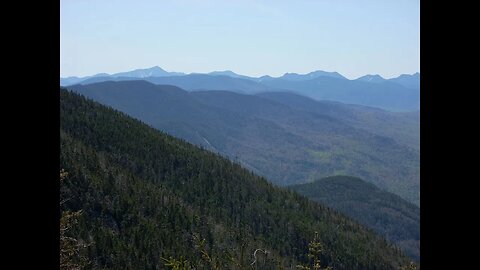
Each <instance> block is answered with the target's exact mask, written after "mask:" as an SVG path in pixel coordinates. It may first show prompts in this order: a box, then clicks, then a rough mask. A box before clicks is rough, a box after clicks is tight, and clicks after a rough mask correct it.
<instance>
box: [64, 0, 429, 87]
mask: <svg viewBox="0 0 480 270" xmlns="http://www.w3.org/2000/svg"><path fill="white" fill-rule="evenodd" d="M419 1H420V0H400V1H399V0H362V1H358V0H290V1H282V0H263V1H261V0H222V1H220V0H136V1H135V0H130V1H127V0H108V1H107V0H61V1H60V76H61V77H68V76H80V77H81V76H88V75H94V74H97V73H101V72H106V73H110V74H111V73H116V72H123V71H129V70H133V69H137V68H149V67H153V66H160V67H161V68H163V69H165V70H167V71H177V72H185V73H191V72H197V73H207V72H211V71H216V70H217V71H218V70H232V71H234V72H236V73H239V74H243V75H248V76H256V77H258V76H262V75H271V76H274V77H278V76H281V75H283V74H284V73H286V72H295V73H300V74H304V73H308V72H311V71H314V70H324V71H337V72H339V73H340V74H342V75H344V76H345V77H347V78H349V79H355V78H358V77H360V76H363V75H366V74H379V75H381V76H382V77H384V78H392V77H397V76H399V75H401V74H412V73H415V72H418V71H420V2H419Z"/></svg>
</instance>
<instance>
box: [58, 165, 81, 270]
mask: <svg viewBox="0 0 480 270" xmlns="http://www.w3.org/2000/svg"><path fill="white" fill-rule="evenodd" d="M67 177H68V172H67V171H65V170H64V169H61V170H60V183H61V184H63V183H64V181H65V179H66V178H67ZM63 203H64V201H61V202H60V205H62V204H63ZM81 215H82V211H81V210H80V211H75V212H72V211H68V210H67V211H62V213H61V217H60V269H61V270H67V269H68V270H71V269H82V268H83V267H84V266H85V265H87V264H88V259H87V258H86V257H85V256H84V255H83V254H82V252H83V251H84V250H85V248H86V247H87V245H86V244H85V243H83V242H82V241H79V240H78V239H76V238H74V237H72V236H71V235H70V230H71V229H72V227H74V226H76V225H77V223H78V219H79V217H80V216H81Z"/></svg>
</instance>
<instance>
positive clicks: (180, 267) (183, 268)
mask: <svg viewBox="0 0 480 270" xmlns="http://www.w3.org/2000/svg"><path fill="white" fill-rule="evenodd" d="M162 260H164V261H165V266H166V267H169V268H170V269H172V270H190V269H192V267H191V266H190V262H189V261H187V260H185V259H184V258H183V257H182V256H180V259H178V260H177V259H175V258H172V257H169V258H168V259H165V258H162Z"/></svg>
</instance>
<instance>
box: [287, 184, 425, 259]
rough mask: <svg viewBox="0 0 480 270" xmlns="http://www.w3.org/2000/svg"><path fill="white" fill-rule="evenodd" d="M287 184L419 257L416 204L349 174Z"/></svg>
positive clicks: (418, 227)
mask: <svg viewBox="0 0 480 270" xmlns="http://www.w3.org/2000/svg"><path fill="white" fill-rule="evenodd" d="M289 188H291V189H292V190H295V191H297V192H298V193H300V194H302V195H305V196H306V197H307V198H310V199H312V200H314V201H317V202H321V203H322V204H324V205H326V206H329V207H331V208H333V209H336V210H338V211H340V212H341V213H344V214H346V215H347V216H349V217H351V218H352V219H354V220H356V221H358V222H360V223H361V224H364V225H365V226H367V227H369V228H371V229H373V230H374V231H375V232H377V233H378V234H379V235H382V236H384V237H385V238H386V239H387V240H389V241H391V242H393V243H395V244H396V245H398V246H399V247H400V248H401V249H402V250H403V251H404V252H405V254H407V255H408V256H410V257H411V258H413V259H414V260H415V261H417V262H418V261H420V208H419V207H418V206H416V205H414V204H412V203H409V202H407V201H405V200H404V199H402V198H400V197H399V196H397V195H395V194H392V193H389V192H387V191H384V190H381V189H379V188H378V187H376V186H375V185H373V184H371V183H367V182H365V181H363V180H362V179H360V178H357V177H352V176H344V175H337V176H331V177H326V178H322V179H318V180H316V181H314V182H312V183H307V184H301V185H294V186H290V187H289Z"/></svg>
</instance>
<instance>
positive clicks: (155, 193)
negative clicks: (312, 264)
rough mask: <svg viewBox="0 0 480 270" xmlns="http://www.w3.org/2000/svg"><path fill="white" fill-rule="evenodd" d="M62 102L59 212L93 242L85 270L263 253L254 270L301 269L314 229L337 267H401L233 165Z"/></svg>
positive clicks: (240, 259) (392, 256) (358, 232)
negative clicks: (70, 216)
mask: <svg viewBox="0 0 480 270" xmlns="http://www.w3.org/2000/svg"><path fill="white" fill-rule="evenodd" d="M60 98H61V100H60V101H61V102H60V105H61V106H60V117H61V122H60V123H61V125H60V149H61V151H60V167H61V168H65V170H67V171H68V175H69V176H68V181H66V182H65V183H64V184H62V186H61V190H60V192H61V196H62V198H65V200H64V201H65V202H64V203H63V204H62V205H61V210H62V211H63V212H66V211H72V212H75V211H80V210H81V211H82V214H81V215H80V216H79V217H78V222H77V224H76V225H75V226H74V227H72V228H71V230H70V231H69V233H70V235H71V237H73V238H75V239H78V241H82V242H85V243H91V244H90V245H88V246H87V247H86V250H85V254H86V256H87V258H88V259H89V261H90V263H89V264H88V265H87V266H85V269H158V268H160V269H162V267H165V263H169V264H171V266H172V267H186V268H188V267H189V266H192V265H193V264H195V265H201V266H200V267H199V268H198V269H211V267H212V265H214V266H215V267H217V268H218V269H229V268H230V269H245V267H248V266H249V265H250V264H251V263H252V261H253V259H252V257H251V254H252V253H253V252H254V251H255V250H256V249H258V248H261V249H262V250H268V252H269V253H268V257H267V256H265V257H262V265H261V268H262V269H281V268H282V267H283V268H288V267H290V266H292V265H296V264H298V263H305V262H306V261H308V258H307V257H306V255H305V254H304V251H305V250H307V245H308V239H310V235H311V233H312V232H313V231H318V232H319V237H320V241H321V243H322V244H323V245H324V248H325V253H324V254H322V263H325V264H327V265H331V266H333V267H334V268H335V269H338V270H342V269H386V270H388V269H397V268H398V267H399V266H400V265H405V264H406V263H408V260H407V258H406V257H405V256H404V255H403V254H402V253H401V252H399V251H398V250H397V249H395V248H393V247H392V246H391V245H390V244H389V243H388V242H386V241H385V240H383V239H381V238H379V237H377V236H376V235H375V234H373V233H372V232H371V231H369V230H367V229H365V228H364V227H363V226H361V225H359V224H358V223H356V222H354V221H352V220H351V219H348V218H346V217H345V216H343V215H342V214H339V213H337V212H336V211H334V210H331V209H330V208H327V207H324V206H322V205H320V204H318V203H315V202H312V201H309V200H308V199H306V198H304V197H303V196H300V195H298V194H297V193H294V192H292V191H288V190H284V189H281V188H278V187H275V186H273V185H272V184H271V183H269V182H268V181H266V179H264V178H262V177H259V176H257V175H255V174H253V173H252V172H251V171H248V170H246V169H244V168H242V167H241V166H240V165H239V164H236V163H234V162H232V161H230V160H228V159H225V158H223V157H220V156H218V155H216V154H214V153H211V152H209V151H207V150H205V149H201V148H198V147H195V146H193V145H192V144H189V143H187V142H185V141H182V140H179V139H176V138H174V137H171V136H169V135H166V134H164V133H161V132H158V131H157V130H155V129H153V128H151V127H148V126H147V125H145V124H142V123H140V122H139V121H137V120H134V119H132V118H130V117H127V116H126V115H124V114H123V113H120V112H118V111H114V110H113V109H110V108H107V107H105V106H103V105H100V104H98V103H95V102H92V101H89V100H86V99H84V98H82V97H80V96H78V95H77V94H74V93H71V92H67V91H64V90H61V91H60ZM194 233H197V234H198V237H194V236H193V235H194ZM200 236H201V237H200ZM196 241H197V242H196ZM170 256H171V258H170ZM162 258H169V259H167V261H165V260H164V259H162ZM172 258H181V259H178V260H175V259H173V260H171V259H172ZM184 258H188V261H186V259H184ZM208 258H210V259H208ZM189 264H190V265H189ZM232 265H234V267H229V266H232ZM258 267H260V265H259V266H258Z"/></svg>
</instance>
